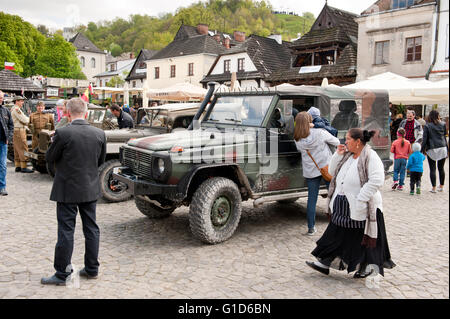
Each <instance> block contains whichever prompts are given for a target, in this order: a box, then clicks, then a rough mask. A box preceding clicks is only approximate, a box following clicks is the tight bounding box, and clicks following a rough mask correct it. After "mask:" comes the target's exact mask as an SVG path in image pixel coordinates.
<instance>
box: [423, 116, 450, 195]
mask: <svg viewBox="0 0 450 319" xmlns="http://www.w3.org/2000/svg"><path fill="white" fill-rule="evenodd" d="M445 132H446V127H445V123H444V122H442V121H441V118H440V116H439V112H438V111H437V110H432V111H431V112H430V114H429V115H428V123H427V124H426V125H425V127H424V133H423V141H422V153H425V152H426V154H427V158H428V165H429V166H430V180H431V185H432V187H433V188H432V189H431V191H430V192H432V193H436V163H437V167H438V171H439V183H440V185H439V187H438V188H437V191H438V192H442V191H444V181H445V169H444V164H445V161H446V159H447V157H448V144H447V141H446V140H445Z"/></svg>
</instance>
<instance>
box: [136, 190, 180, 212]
mask: <svg viewBox="0 0 450 319" xmlns="http://www.w3.org/2000/svg"><path fill="white" fill-rule="evenodd" d="M134 202H135V204H136V207H137V208H138V209H139V211H140V212H141V213H142V214H144V215H145V216H147V217H148V218H165V217H169V216H170V215H171V214H172V213H173V211H174V210H175V209H176V208H177V206H176V205H174V204H173V203H166V204H167V205H165V206H163V205H161V204H159V203H158V204H159V205H158V204H157V203H155V202H154V201H152V200H150V199H148V198H147V196H142V195H137V196H135V197H134Z"/></svg>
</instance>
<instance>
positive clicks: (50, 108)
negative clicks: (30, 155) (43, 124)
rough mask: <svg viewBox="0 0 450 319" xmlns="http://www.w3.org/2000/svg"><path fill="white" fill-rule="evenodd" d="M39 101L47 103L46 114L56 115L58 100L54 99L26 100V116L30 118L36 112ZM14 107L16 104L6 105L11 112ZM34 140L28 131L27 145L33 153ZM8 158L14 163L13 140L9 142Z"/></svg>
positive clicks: (24, 107)
mask: <svg viewBox="0 0 450 319" xmlns="http://www.w3.org/2000/svg"><path fill="white" fill-rule="evenodd" d="M39 101H43V102H44V103H45V109H44V113H54V112H55V109H56V101H57V100H54V99H53V100H52V99H45V100H44V99H30V100H25V103H24V105H23V110H24V113H25V115H26V116H28V117H30V115H31V113H33V112H36V105H37V103H38V102H39ZM13 106H14V102H12V101H11V102H10V103H8V104H7V105H6V107H7V108H9V110H11V108H12V107H13ZM32 139H33V134H31V131H28V130H27V144H28V149H29V151H33V150H32V149H31V143H32ZM7 158H8V160H9V161H11V162H14V144H13V140H12V138H11V140H10V141H9V142H8V153H7Z"/></svg>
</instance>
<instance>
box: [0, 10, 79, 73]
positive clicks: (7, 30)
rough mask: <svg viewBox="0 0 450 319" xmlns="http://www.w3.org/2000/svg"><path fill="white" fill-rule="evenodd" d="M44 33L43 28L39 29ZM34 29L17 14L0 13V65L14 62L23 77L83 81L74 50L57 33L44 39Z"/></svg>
mask: <svg viewBox="0 0 450 319" xmlns="http://www.w3.org/2000/svg"><path fill="white" fill-rule="evenodd" d="M40 30H41V32H46V30H47V28H46V27H45V26H40ZM41 32H40V31H38V29H37V28H35V27H34V26H33V25H31V24H30V23H28V22H25V21H24V20H22V18H20V17H19V16H16V15H10V14H6V13H3V12H0V63H1V64H2V65H1V67H3V61H7V62H14V63H15V65H14V68H15V71H16V72H17V73H18V74H19V75H21V76H23V77H29V76H32V75H38V74H39V75H43V76H49V77H58V78H73V79H86V76H85V75H84V74H83V73H82V72H81V67H80V62H79V60H78V58H77V55H76V52H75V47H74V46H73V45H72V44H71V43H69V42H67V41H65V40H64V38H63V37H62V36H60V35H59V34H54V35H49V36H48V37H46V36H45V35H43V34H42V33H41Z"/></svg>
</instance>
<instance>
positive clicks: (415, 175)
mask: <svg viewBox="0 0 450 319" xmlns="http://www.w3.org/2000/svg"><path fill="white" fill-rule="evenodd" d="M420 149H421V145H420V144H419V143H414V144H413V145H412V152H413V153H412V154H411V155H410V156H409V159H408V164H406V168H407V169H408V170H409V171H410V172H411V177H410V180H409V182H410V184H409V185H410V192H409V194H410V195H414V188H415V187H416V192H417V195H419V194H420V184H421V179H422V174H423V161H424V160H425V155H423V154H422V153H421V152H420Z"/></svg>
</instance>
